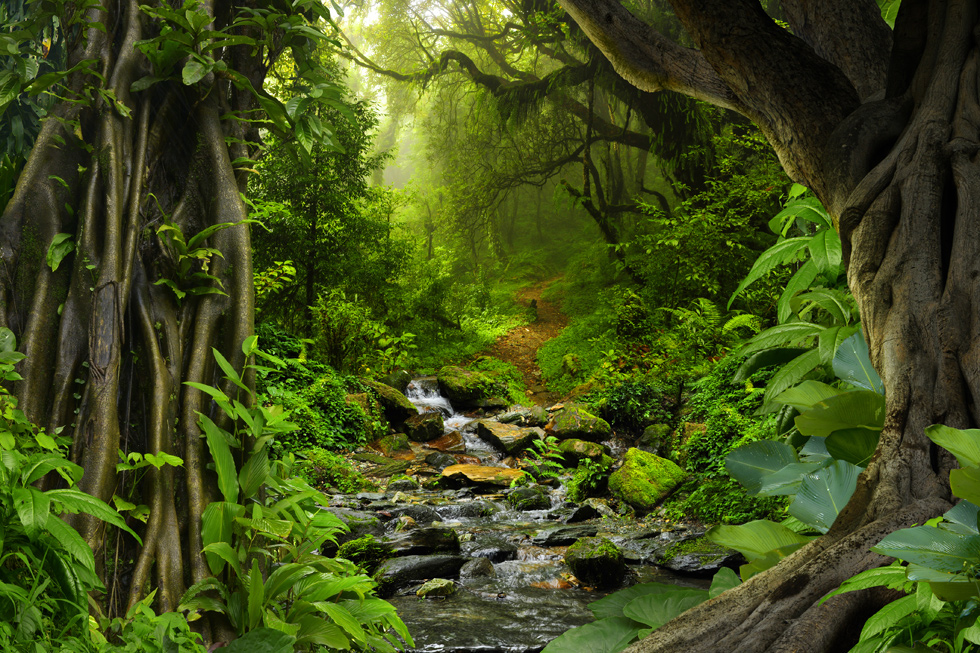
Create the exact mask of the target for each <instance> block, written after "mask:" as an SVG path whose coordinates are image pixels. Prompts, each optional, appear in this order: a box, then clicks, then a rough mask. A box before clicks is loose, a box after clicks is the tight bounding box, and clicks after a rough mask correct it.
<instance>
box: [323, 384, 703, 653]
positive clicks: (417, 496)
mask: <svg viewBox="0 0 980 653" xmlns="http://www.w3.org/2000/svg"><path fill="white" fill-rule="evenodd" d="M405 394H406V396H407V397H408V398H409V400H410V401H412V402H413V403H414V404H415V405H416V406H417V407H418V408H419V410H420V411H434V410H438V411H440V412H441V413H442V414H443V417H444V420H445V431H446V433H452V432H457V431H458V432H459V433H461V435H462V446H461V447H460V446H457V447H455V448H454V451H453V454H452V455H453V456H454V457H455V458H456V459H461V460H465V461H469V462H473V461H474V460H478V461H479V463H478V464H480V465H483V466H489V467H505V466H507V465H506V464H505V459H504V455H503V454H501V453H500V452H498V451H496V450H495V449H494V448H493V447H492V446H491V445H489V444H488V443H487V442H484V441H483V440H481V439H480V438H479V437H478V436H477V434H476V425H475V423H474V416H473V415H463V414H459V413H457V412H456V411H454V410H453V408H452V406H451V405H450V403H449V401H448V400H447V399H446V398H445V397H443V396H441V395H440V394H439V391H438V388H437V386H436V384H435V381H434V379H424V378H423V379H416V380H414V381H412V383H411V384H410V385H409V387H408V390H407V392H406V393H405ZM417 447H419V445H416V444H414V443H413V444H412V448H413V450H415V449H416V448H417ZM419 448H421V447H419ZM461 449H464V450H461ZM620 449H621V447H620ZM427 453H428V454H430V459H431V453H432V450H429V449H423V450H422V451H421V452H419V451H416V455H417V459H418V458H419V457H424V456H425V455H426V454H427ZM506 462H510V461H506ZM407 485H410V484H406V483H405V482H404V481H402V482H397V487H398V489H397V490H393V489H389V490H388V491H387V492H384V493H381V492H374V493H372V492H368V493H360V494H357V495H335V496H334V497H333V501H332V502H331V506H332V507H333V508H337V509H340V510H346V511H348V512H347V513H345V514H346V515H347V516H348V517H350V516H351V515H364V514H373V515H377V516H379V517H380V521H381V529H382V530H383V532H382V533H380V537H381V538H382V539H391V541H394V542H403V541H404V539H405V538H406V537H407V535H406V532H403V529H404V527H405V524H406V522H408V523H409V524H410V525H409V528H414V529H417V530H416V531H414V532H415V535H413V536H412V537H414V538H415V539H414V540H413V545H412V546H416V547H419V546H421V545H420V544H419V542H420V541H421V539H424V538H423V537H422V534H423V533H430V534H432V533H435V534H438V533H444V532H445V529H452V530H453V531H455V533H456V534H457V535H458V539H459V547H458V551H446V550H445V549H443V550H439V546H440V545H436V547H435V548H434V549H433V550H431V551H425V553H428V554H429V559H430V560H435V559H436V558H446V559H449V558H454V559H458V558H462V559H465V560H466V561H467V564H466V565H464V566H463V567H462V569H460V567H459V564H455V570H456V571H455V572H453V571H452V565H451V566H450V567H451V570H450V573H449V574H447V575H439V573H438V572H432V575H431V576H430V575H428V573H426V572H425V571H422V572H419V574H417V578H416V579H415V580H414V581H413V582H408V583H401V586H400V587H398V589H397V590H395V591H394V594H393V595H391V596H389V597H388V601H389V602H390V603H392V604H393V605H394V606H395V608H396V609H397V610H398V614H399V616H400V617H401V618H402V620H403V621H404V622H405V624H406V625H407V626H408V628H409V632H410V633H411V634H412V637H413V639H414V643H415V647H414V648H408V649H406V650H407V651H410V652H411V653H535V652H538V651H541V649H542V648H544V646H545V645H546V644H547V643H548V642H549V641H551V640H552V639H554V638H555V637H557V636H558V635H560V634H562V633H563V632H565V631H566V630H568V629H569V628H573V627H575V626H580V625H583V624H585V623H588V622H590V621H593V620H594V618H593V616H592V613H591V612H590V611H589V610H588V607H587V606H588V604H589V603H591V602H592V601H595V600H597V599H599V598H602V597H603V596H606V595H608V594H609V593H610V592H612V591H615V588H614V589H612V590H608V591H598V590H594V589H591V588H584V587H581V586H580V585H579V583H578V581H577V580H576V579H574V577H572V575H571V573H570V571H569V569H568V567H567V566H566V565H565V564H564V562H563V556H564V554H565V551H566V550H567V548H568V546H569V545H570V544H572V543H573V542H574V541H575V540H576V539H578V538H580V537H586V536H594V535H599V536H603V537H607V538H608V539H610V540H611V541H612V542H613V543H615V544H616V545H617V546H618V547H619V548H620V549H621V550H622V551H623V553H624V555H625V557H626V560H627V562H628V563H629V570H630V571H629V575H628V578H627V580H626V582H625V583H624V584H623V585H622V587H625V586H627V585H629V584H632V583H635V582H654V581H655V582H662V583H672V584H677V585H682V586H687V587H698V588H706V587H707V586H708V584H709V583H710V580H709V579H708V578H707V577H706V575H698V574H683V573H677V572H675V571H671V570H669V569H665V568H663V567H661V566H658V565H656V564H653V562H654V560H658V561H662V556H663V553H664V551H665V550H666V549H667V548H668V547H670V546H671V545H672V544H674V543H676V542H678V541H682V540H685V539H690V538H692V537H696V536H699V535H701V534H702V533H703V531H698V530H695V529H693V528H688V527H686V526H684V525H676V524H665V523H663V522H660V521H658V520H656V519H646V520H642V521H640V520H634V519H622V518H614V517H611V514H612V511H611V510H610V509H609V508H608V506H606V505H605V504H604V502H602V501H601V500H598V501H597V500H589V501H588V502H586V504H582V505H577V504H575V503H572V502H570V501H566V499H565V495H564V490H563V488H562V487H560V486H558V487H549V488H548V496H549V498H550V506H548V507H547V508H542V509H539V510H526V511H518V510H515V509H514V508H513V507H512V506H511V505H510V503H509V502H508V501H507V500H506V494H507V492H508V491H509V488H506V487H496V488H487V487H462V488H460V489H455V490H425V489H421V488H415V489H411V488H409V487H407ZM556 485H557V484H556ZM393 486H395V484H393ZM603 513H605V514H606V515H610V516H609V517H603V516H602V514H603ZM406 516H407V517H406ZM352 528H353V527H352ZM408 532H412V531H408ZM376 537H377V536H376ZM399 546H402V545H401V544H399ZM423 549H424V547H422V548H417V549H413V551H416V550H418V551H423ZM406 551H407V550H405V551H402V552H400V553H399V555H404V553H405V552H406ZM446 553H449V554H450V555H445V554H446ZM410 557H411V558H413V559H414V558H419V559H420V562H422V563H426V564H427V563H428V561H427V560H425V556H410ZM480 558H483V559H484V560H478V559H480ZM456 562H457V563H458V562H459V560H456ZM434 576H435V577H444V578H453V579H455V581H456V591H455V592H454V593H453V594H451V595H449V596H446V597H439V598H427V599H420V598H418V597H417V596H416V595H415V591H416V590H417V589H418V587H419V586H420V585H421V584H422V581H423V580H425V579H428V578H430V577H434Z"/></svg>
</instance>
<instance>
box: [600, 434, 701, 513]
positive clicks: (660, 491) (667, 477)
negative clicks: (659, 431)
mask: <svg viewBox="0 0 980 653" xmlns="http://www.w3.org/2000/svg"><path fill="white" fill-rule="evenodd" d="M686 477H687V473H686V472H685V471H684V470H683V469H681V468H680V467H678V466H677V465H676V464H674V463H673V462H671V461H669V460H667V459H666V458H661V457H660V456H656V455H654V454H652V453H648V452H646V451H640V450H639V449H635V448H634V449H630V450H629V451H627V452H626V457H625V458H624V459H623V466H622V467H620V468H619V469H617V470H616V471H615V472H613V473H612V475H611V476H610V477H609V492H610V493H611V494H612V495H613V496H615V497H616V498H617V499H619V500H621V501H623V502H625V503H628V504H629V505H631V506H633V507H634V508H636V509H637V510H641V511H648V510H652V509H653V508H654V507H655V506H656V505H657V504H658V503H660V502H661V501H663V500H664V499H665V498H666V497H667V496H668V495H669V494H670V493H671V492H673V491H674V489H675V488H677V486H679V485H680V484H681V483H683V482H684V480H685V478H686Z"/></svg>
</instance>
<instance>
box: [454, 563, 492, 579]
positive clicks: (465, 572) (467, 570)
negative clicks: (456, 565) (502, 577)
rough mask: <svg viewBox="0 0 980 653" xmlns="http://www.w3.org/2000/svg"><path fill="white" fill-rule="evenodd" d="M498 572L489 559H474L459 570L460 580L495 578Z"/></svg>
mask: <svg viewBox="0 0 980 653" xmlns="http://www.w3.org/2000/svg"><path fill="white" fill-rule="evenodd" d="M496 575H497V570H496V569H494V568H493V563H492V562H490V559H489V558H473V559H472V560H470V561H469V562H467V563H466V564H465V565H463V566H462V567H461V568H460V570H459V577H460V578H494V577H495V576H496Z"/></svg>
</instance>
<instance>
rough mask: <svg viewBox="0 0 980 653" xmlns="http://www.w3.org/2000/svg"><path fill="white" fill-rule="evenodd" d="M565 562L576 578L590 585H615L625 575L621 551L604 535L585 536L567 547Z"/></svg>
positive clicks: (605, 586) (620, 581)
mask: <svg viewBox="0 0 980 653" xmlns="http://www.w3.org/2000/svg"><path fill="white" fill-rule="evenodd" d="M565 564H566V565H568V567H569V569H571V570H572V573H573V574H575V577H576V578H578V579H579V580H580V581H581V582H582V583H584V584H585V585H591V586H592V587H601V588H608V587H616V586H617V585H619V584H621V583H622V582H623V579H624V578H625V577H626V560H625V559H624V557H623V552H622V551H620V550H619V548H618V547H617V546H616V545H615V544H613V543H612V542H610V541H609V540H607V539H606V538H604V537H586V538H583V539H581V540H579V541H578V542H576V543H575V544H573V545H572V546H570V547H568V551H567V552H565Z"/></svg>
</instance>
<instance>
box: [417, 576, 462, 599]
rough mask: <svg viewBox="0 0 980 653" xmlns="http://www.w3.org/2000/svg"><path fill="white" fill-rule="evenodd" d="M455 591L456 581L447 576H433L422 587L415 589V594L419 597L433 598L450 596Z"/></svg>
mask: <svg viewBox="0 0 980 653" xmlns="http://www.w3.org/2000/svg"><path fill="white" fill-rule="evenodd" d="M455 593H456V583H454V582H453V581H451V580H449V579H448V578H433V579H432V580H430V581H426V582H425V583H424V584H423V585H422V587H420V588H418V589H417V590H415V596H417V597H419V598H420V599H434V598H440V597H444V596H450V595H451V594H455Z"/></svg>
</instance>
